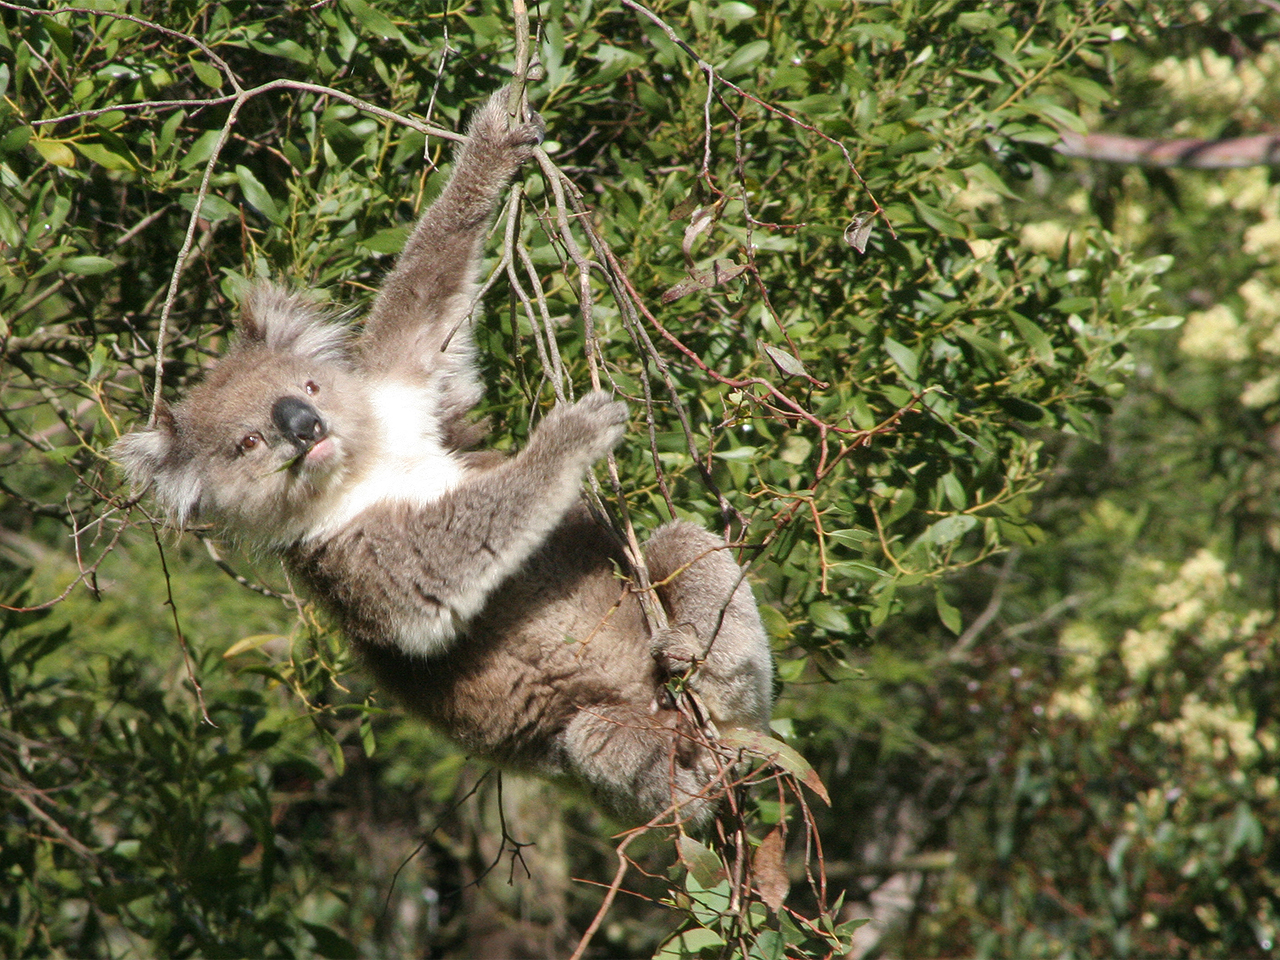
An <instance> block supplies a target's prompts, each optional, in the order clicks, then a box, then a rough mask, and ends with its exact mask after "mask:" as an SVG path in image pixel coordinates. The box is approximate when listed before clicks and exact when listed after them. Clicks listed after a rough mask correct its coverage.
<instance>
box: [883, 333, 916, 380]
mask: <svg viewBox="0 0 1280 960" xmlns="http://www.w3.org/2000/svg"><path fill="white" fill-rule="evenodd" d="M884 351H885V353H887V354H889V356H890V357H892V358H893V362H894V363H896V364H897V365H898V367H899V369H901V370H902V373H903V375H904V376H905V377H906V378H907V379H908V380H910V381H911V382H912V383H915V382H916V379H917V378H918V377H919V375H920V361H919V360H918V359H917V358H916V355H915V353H913V352H912V351H911V350H910V349H908V348H907V347H906V346H904V345H903V344H901V343H899V342H898V341H897V340H894V339H893V338H892V337H885V338H884Z"/></svg>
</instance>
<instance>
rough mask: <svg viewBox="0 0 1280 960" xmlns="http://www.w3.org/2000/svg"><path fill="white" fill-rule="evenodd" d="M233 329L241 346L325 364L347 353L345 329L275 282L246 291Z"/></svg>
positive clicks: (310, 303)
mask: <svg viewBox="0 0 1280 960" xmlns="http://www.w3.org/2000/svg"><path fill="white" fill-rule="evenodd" d="M236 330H237V331H238V332H239V334H240V345H241V346H242V347H252V346H259V347H265V348H266V349H268V350H276V351H281V352H284V353H296V354H298V355H300V356H304V357H314V358H315V359H317V360H325V361H330V360H332V361H340V360H342V359H344V358H345V357H346V353H347V349H346V348H347V340H348V334H347V330H346V328H345V327H344V326H342V325H341V324H339V323H335V322H333V321H332V320H330V319H328V318H327V317H326V316H325V314H324V312H323V311H322V310H321V309H320V308H319V307H318V306H317V305H316V304H315V303H313V302H312V301H311V300H309V299H308V298H307V297H306V296H304V295H303V294H300V293H293V292H291V291H289V290H286V289H284V288H283V287H278V286H276V285H275V284H274V283H256V284H254V285H253V286H252V287H250V288H249V291H248V293H247V294H246V295H245V297H244V300H243V301H241V304H240V316H239V318H238V319H237V320H236Z"/></svg>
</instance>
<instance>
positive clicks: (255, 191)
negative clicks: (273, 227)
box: [236, 164, 283, 223]
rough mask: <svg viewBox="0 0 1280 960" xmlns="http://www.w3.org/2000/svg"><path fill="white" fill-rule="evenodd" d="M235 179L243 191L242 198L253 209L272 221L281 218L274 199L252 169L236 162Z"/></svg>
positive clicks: (275, 221)
mask: <svg viewBox="0 0 1280 960" xmlns="http://www.w3.org/2000/svg"><path fill="white" fill-rule="evenodd" d="M236 179H237V180H239V181H240V189H241V190H243V191H244V198H245V199H246V200H248V201H249V203H250V204H252V205H253V207H254V209H256V210H257V211H258V212H259V213H261V214H262V215H263V216H264V217H266V218H267V219H268V220H270V221H271V222H272V223H279V222H280V221H281V220H282V219H283V217H282V216H281V214H280V208H279V207H277V206H276V202H275V200H274V199H273V198H272V196H271V194H270V193H269V192H268V191H267V188H266V187H264V186H263V185H262V182H261V181H260V180H259V179H258V178H257V177H255V176H254V175H253V171H252V170H250V169H249V168H248V167H244V166H240V165H239V164H237V165H236Z"/></svg>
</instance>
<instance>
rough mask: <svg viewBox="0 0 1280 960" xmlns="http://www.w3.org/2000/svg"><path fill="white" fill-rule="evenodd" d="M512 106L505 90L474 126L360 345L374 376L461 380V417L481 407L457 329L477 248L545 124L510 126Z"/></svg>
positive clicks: (536, 120) (466, 306)
mask: <svg viewBox="0 0 1280 960" xmlns="http://www.w3.org/2000/svg"><path fill="white" fill-rule="evenodd" d="M509 102H510V91H509V89H508V88H503V89H501V90H499V91H497V92H496V93H495V94H493V95H492V96H491V97H490V98H489V100H488V102H487V103H486V104H485V105H484V106H483V107H481V108H480V110H479V111H478V112H477V113H476V115H475V116H474V117H473V118H472V120H471V124H470V126H469V127H468V128H467V141H466V142H465V143H464V144H463V145H462V146H461V148H460V149H459V150H458V153H457V157H456V159H455V161H454V168H453V175H452V176H451V177H450V178H449V182H448V183H447V184H446V185H445V188H444V190H443V191H442V192H441V194H440V196H439V197H437V198H436V200H435V202H434V203H432V204H431V205H430V206H429V207H428V208H427V209H426V211H425V212H424V213H423V214H422V217H421V219H420V220H419V221H418V224H417V226H416V227H414V230H413V233H412V234H411V235H410V236H409V240H408V242H407V243H406V244H405V247H404V250H403V251H402V252H401V254H400V257H399V259H398V260H397V261H396V266H395V269H393V270H392V271H391V273H390V274H389V275H388V276H387V278H386V280H385V281H384V283H383V285H382V289H381V291H380V292H379V293H378V296H377V299H376V300H375V301H374V303H373V308H372V310H371V311H370V313H369V317H368V319H367V320H366V322H365V331H364V335H363V336H362V338H361V343H360V348H361V351H362V354H363V362H364V366H365V369H366V370H368V371H369V372H370V373H373V374H375V375H376V374H383V373H386V374H395V373H398V372H403V373H407V374H410V375H414V374H417V375H421V374H423V373H429V374H433V373H436V372H437V371H440V372H444V373H445V374H450V373H454V374H458V375H460V376H461V377H462V379H463V380H465V381H468V383H467V384H466V385H465V387H466V388H473V392H474V395H473V396H471V397H469V398H468V400H467V402H466V406H465V408H464V409H469V408H470V406H472V405H473V404H474V403H475V402H476V401H477V400H478V399H479V387H478V385H475V384H474V371H473V367H472V353H473V347H472V345H471V336H470V331H469V330H465V329H456V328H457V327H458V324H459V322H460V321H462V320H463V318H465V317H466V315H467V312H468V311H469V310H470V309H471V306H472V303H471V300H472V297H473V296H474V294H475V282H476V266H477V261H478V259H479V256H480V246H481V242H482V241H483V239H484V235H485V232H486V229H487V227H488V225H489V222H490V219H491V218H492V216H493V211H494V208H495V207H496V206H497V203H498V200H499V198H500V197H501V196H502V192H503V191H504V190H505V189H506V188H507V185H508V184H509V183H510V182H511V179H512V178H513V177H514V176H515V174H516V171H517V170H519V168H520V165H521V164H522V163H523V162H524V161H525V160H526V159H528V158H529V156H530V154H531V153H532V151H533V147H534V146H535V145H537V144H538V143H540V142H541V141H542V136H543V124H542V119H541V118H540V117H538V116H537V115H536V114H534V115H533V120H532V121H531V122H529V123H515V122H513V121H512V120H511V119H510V117H509V115H508V113H507V109H508V103H509ZM455 330H456V332H455ZM450 334H453V336H452V338H450ZM446 338H449V345H448V348H447V349H446V350H445V351H443V352H442V351H441V347H442V345H443V344H444V341H445V340H446ZM460 386H461V385H460ZM464 389H465V388H464ZM448 405H449V404H448V400H447V399H446V406H448ZM451 412H453V411H452V410H448V409H446V410H444V411H443V413H444V414H445V415H446V416H447V415H448V414H449V413H451Z"/></svg>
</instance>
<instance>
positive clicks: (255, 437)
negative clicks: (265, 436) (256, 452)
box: [236, 433, 262, 453]
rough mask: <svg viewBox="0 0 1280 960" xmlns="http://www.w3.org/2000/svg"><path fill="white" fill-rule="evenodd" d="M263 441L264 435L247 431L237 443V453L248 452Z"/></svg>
mask: <svg viewBox="0 0 1280 960" xmlns="http://www.w3.org/2000/svg"><path fill="white" fill-rule="evenodd" d="M260 443H262V436H261V435H260V434H257V433H246V434H245V435H244V436H243V437H241V438H240V442H239V443H237V444H236V452H237V453H248V452H249V451H250V450H252V449H254V448H255V447H257V446H258V444H260Z"/></svg>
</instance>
